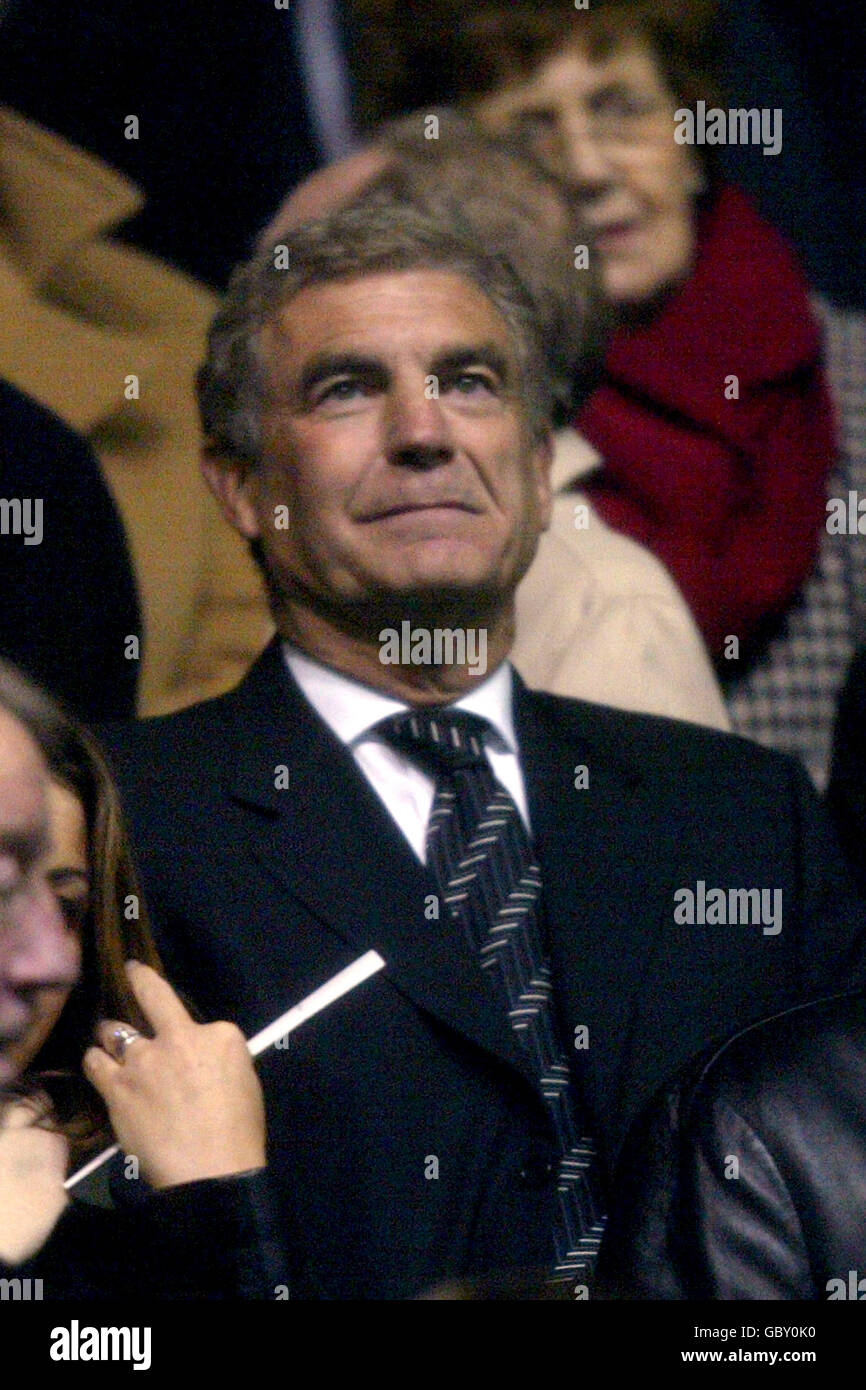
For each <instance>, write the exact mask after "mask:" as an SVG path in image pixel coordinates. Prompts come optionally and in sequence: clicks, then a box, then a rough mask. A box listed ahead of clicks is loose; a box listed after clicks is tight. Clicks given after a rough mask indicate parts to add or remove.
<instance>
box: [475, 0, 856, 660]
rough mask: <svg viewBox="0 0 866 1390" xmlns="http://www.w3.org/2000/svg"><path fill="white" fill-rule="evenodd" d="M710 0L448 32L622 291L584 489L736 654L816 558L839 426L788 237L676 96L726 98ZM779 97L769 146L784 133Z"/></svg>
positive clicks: (487, 23)
mask: <svg viewBox="0 0 866 1390" xmlns="http://www.w3.org/2000/svg"><path fill="white" fill-rule="evenodd" d="M707 8H708V7H707V6H706V5H704V4H700V3H693V4H691V5H682V4H680V5H677V6H669V5H666V4H665V3H659V0H654V3H652V4H645V3H642V0H609V2H608V3H604V0H599V3H597V4H593V5H592V6H591V7H589V8H588V9H586V10H576V9H575V7H574V6H573V5H572V4H570V3H566V0H535V3H533V4H532V5H523V4H509V5H508V6H507V7H503V6H502V5H501V4H483V3H482V4H481V5H480V6H476V7H473V13H472V16H471V17H470V18H469V19H468V20H467V21H466V22H465V23H463V24H461V25H458V27H457V28H456V30H455V31H454V33H453V36H452V40H451V43H452V50H453V62H454V64H455V70H456V71H458V72H459V74H460V76H459V79H458V81H459V85H460V87H461V91H462V95H463V97H464V99H465V100H471V104H472V105H473V107H474V109H475V111H476V114H478V115H479V116H480V118H481V119H482V120H483V121H484V122H485V123H486V124H487V125H488V126H489V127H490V128H492V129H495V130H503V129H508V130H511V131H518V132H520V133H522V134H523V135H524V136H525V137H526V138H527V140H528V141H529V142H530V144H531V145H532V146H533V148H534V149H535V150H536V152H537V153H539V154H540V155H541V156H542V157H543V158H544V159H545V161H546V162H547V163H548V164H549V165H550V166H551V167H553V168H554V169H555V170H556V172H558V173H559V174H560V175H562V176H564V177H565V179H566V181H567V182H568V184H569V185H570V187H571V189H572V190H573V192H574V195H575V198H576V201H577V203H578V205H579V208H580V211H581V213H582V216H583V219H584V221H585V222H586V223H588V225H589V227H590V229H591V230H592V231H593V232H594V249H593V250H591V251H590V252H589V254H590V255H592V254H595V255H597V256H598V257H599V260H600V265H601V271H602V277H603V281H604V284H605V287H606V289H607V291H608V294H609V296H610V298H611V300H612V301H613V303H614V304H615V305H616V307H617V309H618V311H619V326H618V328H617V330H616V332H615V333H614V335H613V338H612V341H611V343H610V346H609V349H608V351H607V355H606V358H605V361H604V367H603V373H602V379H601V381H600V384H599V385H598V387H597V389H596V390H595V392H594V393H593V394H592V396H591V397H590V399H589V400H588V402H587V403H586V405H585V406H584V407H583V409H582V410H581V412H580V414H579V416H578V419H577V421H576V424H577V426H578V428H579V429H580V430H581V432H582V433H583V434H584V435H585V436H586V437H587V438H588V439H589V440H590V441H591V442H592V443H593V444H594V445H595V446H596V447H597V448H598V450H599V451H600V453H601V454H602V456H603V458H604V461H605V468H604V469H603V470H602V471H601V472H600V473H599V474H598V475H596V478H595V479H594V480H590V481H589V482H588V489H587V490H588V491H589V492H590V494H591V496H592V499H593V502H594V503H595V505H596V506H597V508H598V510H599V512H600V513H601V515H602V516H603V518H604V520H605V521H607V522H609V523H610V524H611V525H613V526H615V527H617V528H618V529H619V530H621V531H624V532H626V533H627V534H628V535H630V536H632V537H633V538H634V539H635V540H638V541H640V542H642V543H643V544H645V545H647V546H649V547H650V549H652V550H653V551H654V552H655V554H656V555H657V556H658V557H659V558H660V559H661V560H663V561H664V562H665V564H666V565H667V566H668V568H669V569H670V571H671V572H672V574H673V575H674V577H675V579H676V580H677V582H678V584H679V586H680V588H681V590H682V592H683V594H684V595H685V597H686V599H687V601H688V602H689V604H690V606H691V609H692V611H693V613H694V615H695V618H696V620H697V622H698V625H699V627H700V628H701V631H702V632H703V635H704V637H705V639H706V642H707V645H708V647H709V649H710V651H711V652H712V654H713V655H714V656H715V657H716V658H725V657H728V658H731V657H737V656H739V657H741V658H742V657H743V656H744V655H746V653H747V651H748V649H749V647H750V646H756V645H757V644H758V641H759V639H760V637H761V635H762V633H763V631H764V630H765V629H768V628H769V627H770V626H771V625H772V622H773V620H774V619H775V618H778V616H779V615H780V614H782V613H783V612H784V610H785V609H786V608H787V606H788V605H789V604H790V603H791V601H792V599H793V598H794V596H795V595H796V594H797V591H798V590H799V589H800V587H801V585H802V584H803V581H804V580H805V579H806V577H807V576H808V575H809V573H810V570H811V568H812V565H813V562H814V559H815V555H816V550H817V544H818V540H819V536H820V532H821V528H822V526H823V523H824V520H825V497H826V480H827V476H828V473H829V470H830V467H831V464H832V462H833V456H834V447H835V446H834V432H833V422H832V412H831V406H830V400H829V396H828V392H827V387H826V384H825V381H824V376H823V372H822V368H821V361H820V337H819V330H818V327H817V325H816V323H815V321H814V319H813V317H812V314H811V311H810V307H809V300H808V291H807V286H806V283H805V281H804V278H803V276H802V274H801V272H800V270H799V267H798V265H797V263H796V260H795V258H794V256H793V254H792V253H791V251H790V250H789V249H788V247H787V245H786V244H785V242H784V241H783V240H782V238H781V237H780V236H779V235H778V234H777V233H776V232H775V231H773V230H772V228H771V227H769V226H768V225H767V223H766V222H764V221H763V220H762V219H761V218H760V217H759V215H758V213H757V212H756V211H755V209H754V208H753V206H752V204H751V203H750V202H749V200H748V199H747V198H746V196H745V195H744V194H742V193H741V192H739V191H738V190H737V189H736V188H734V187H732V186H730V185H725V184H723V183H721V182H720V180H719V179H718V178H717V176H716V174H715V171H714V167H713V161H712V155H713V147H712V146H707V145H699V144H694V145H693V144H689V143H685V142H683V143H681V141H682V140H683V139H684V136H687V135H688V134H689V129H688V124H687V120H686V117H685V116H684V115H683V113H684V112H686V111H692V112H695V111H696V110H697V106H696V103H697V102H698V101H705V103H706V108H713V107H714V106H715V105H716V103H717V102H718V96H717V93H716V91H715V86H714V82H713V79H712V75H711V63H710V60H711V57H712V55H711V53H708V51H707V43H706V40H705V34H706V32H707V31H706V28H705V25H704V21H705V19H706V11H707ZM668 10H670V14H668ZM478 93H481V95H480V96H478ZM708 114H709V111H708ZM720 115H723V117H724V120H723V121H722V122H721V123H719V122H714V123H712V124H713V127H714V131H713V133H714V134H719V133H720V125H721V134H723V135H725V137H726V138H727V136H728V134H729V128H728V113H727V112H723V113H722V112H720ZM770 117H771V118H772V128H770V127H769V126H768V127H767V131H766V135H770V134H771V137H772V138H771V139H770V141H769V143H767V140H766V138H765V132H764V131H760V132H759V131H758V129H757V126H756V127H755V130H754V134H755V136H757V137H758V138H760V139H762V140H764V142H765V148H767V149H768V150H769V152H768V153H767V154H764V153H763V151H762V149H761V148H760V147H758V146H756V148H755V150H754V157H755V158H756V159H762V158H773V157H774V153H773V150H774V149H775V153H778V148H777V147H778V146H779V144H780V141H781V137H782V128H781V113H780V112H776V113H768V114H767V118H770ZM767 118H765V119H767ZM694 124H695V130H696V131H699V130H700V129H703V126H702V124H701V122H700V121H699V120H696V121H695V123H694ZM710 124H711V123H710V122H709V121H707V122H706V128H707V130H709V128H710ZM732 124H733V123H731V125H732ZM748 129H749V131H751V130H752V127H751V126H749V127H748ZM581 263H582V261H581V251H580V248H575V265H576V273H579V267H580V265H581ZM731 638H736V639H737V641H736V643H732V642H731V640H730V639H731ZM729 669H730V668H729Z"/></svg>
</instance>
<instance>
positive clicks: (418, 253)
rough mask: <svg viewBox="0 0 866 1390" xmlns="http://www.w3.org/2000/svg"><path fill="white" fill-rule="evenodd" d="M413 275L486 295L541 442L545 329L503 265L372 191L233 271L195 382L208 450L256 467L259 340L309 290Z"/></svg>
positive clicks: (545, 411)
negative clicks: (425, 273)
mask: <svg viewBox="0 0 866 1390" xmlns="http://www.w3.org/2000/svg"><path fill="white" fill-rule="evenodd" d="M280 266H286V267H287V268H285V269H280V268H279V267H280ZM413 270H438V271H447V272H449V273H451V274H454V275H459V276H461V277H463V278H464V279H466V280H469V281H470V282H471V283H472V284H474V285H475V286H476V287H477V288H478V289H479V290H480V291H481V292H482V293H483V294H484V295H486V297H487V299H488V300H489V301H490V303H491V304H492V305H493V307H494V308H495V309H496V310H497V311H498V313H499V314H500V315H501V317H502V318H503V319H504V320H505V323H506V324H507V326H508V329H509V333H510V336H511V339H512V343H513V347H514V352H515V357H516V359H517V365H518V371H519V377H520V383H519V385H520V391H521V395H522V398H523V402H524V405H525V409H526V421H527V426H528V430H529V433H530V435H531V437H532V438H533V440H534V439H537V438H539V437H541V435H543V434H544V432H545V431H546V430H547V429H549V428H550V423H551V419H552V413H553V396H552V390H551V381H550V374H549V371H548V365H547V360H546V356H545V351H544V342H543V330H542V327H541V324H540V322H539V319H538V315H537V312H536V307H535V305H534V303H533V300H532V297H531V296H530V294H529V293H528V291H527V290H526V289H525V288H524V286H523V284H522V282H521V281H520V279H519V277H518V276H517V274H516V273H515V271H514V269H513V268H512V266H511V265H510V263H509V262H508V261H507V260H506V259H505V258H504V257H501V256H497V255H495V254H491V253H489V252H488V251H487V250H486V249H484V248H482V247H481V246H480V245H479V244H478V240H477V238H473V237H472V236H470V235H468V234H467V232H466V229H465V228H463V227H460V226H457V225H455V218H454V217H453V216H449V215H446V214H444V213H443V215H442V216H441V217H438V216H433V215H432V213H431V212H427V211H424V210H422V209H419V208H417V207H413V206H410V205H408V204H407V203H406V201H405V199H402V198H395V197H393V196H391V195H390V194H389V193H388V192H387V191H386V190H384V189H380V190H378V191H377V190H375V189H374V190H372V191H370V192H369V193H367V192H365V193H364V194H362V195H361V197H360V198H359V199H357V200H356V201H355V202H353V203H352V204H351V206H349V207H346V208H343V209H341V210H340V211H338V212H336V213H334V214H332V215H331V216H329V217H326V218H322V219H320V220H317V221H315V222H308V223H306V224H304V225H302V226H297V227H294V228H292V229H291V230H290V231H287V232H286V234H285V235H282V236H279V235H278V236H277V237H276V238H275V240H274V244H273V245H271V246H270V247H267V248H265V249H263V250H261V251H259V252H258V253H257V254H256V255H255V256H254V257H253V258H252V259H251V260H249V261H247V262H246V263H244V264H242V265H241V266H239V267H238V268H237V269H236V270H235V272H234V274H233V275H232V278H231V280H230V282H229V288H228V292H227V295H226V298H225V300H224V302H223V304H222V306H221V307H220V309H219V310H218V312H217V314H216V316H215V318H214V320H213V323H212V324H211V328H210V332H209V335H208V345H207V357H206V360H205V362H204V365H203V366H202V367H201V368H200V370H199V373H198V378H197V388H198V403H199V412H200V414H201V421H202V427H203V429H204V433H205V436H206V438H207V441H208V444H209V447H210V448H211V449H213V450H214V451H215V452H216V453H221V454H223V455H225V456H229V457H232V458H235V459H238V460H241V461H243V462H245V463H246V464H248V465H252V466H253V467H255V466H256V465H257V464H258V463H259V460H260V458H261V452H262V407H263V403H264V399H265V392H266V383H267V363H266V362H265V360H264V354H263V352H262V334H263V330H264V328H265V327H266V326H267V325H268V324H269V323H270V322H271V321H272V320H273V317H274V315H275V314H276V312H277V310H278V309H279V308H280V307H281V306H282V305H284V304H286V303H288V302H289V301H290V300H291V299H293V298H294V297H295V296H296V295H297V294H299V293H300V292H301V290H303V289H305V288H306V287H307V286H310V285H321V284H329V283H332V282H335V281H348V280H357V279H361V278H363V277H365V276H367V275H376V274H381V273H389V272H400V271H413Z"/></svg>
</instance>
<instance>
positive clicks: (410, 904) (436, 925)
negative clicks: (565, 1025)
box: [228, 639, 537, 1092]
mask: <svg viewBox="0 0 866 1390" xmlns="http://www.w3.org/2000/svg"><path fill="white" fill-rule="evenodd" d="M228 707H229V709H230V711H231V715H230V723H231V730H230V733H229V747H230V748H231V750H232V761H233V764H234V767H235V769H236V771H235V772H234V773H233V774H231V775H230V777H229V788H228V790H229V795H230V796H231V797H232V799H233V800H235V801H236V802H238V803H240V804H241V805H242V807H244V808H245V809H246V811H247V813H248V814H247V816H246V824H247V835H248V843H249V847H250V849H251V852H252V854H253V856H254V858H255V860H256V861H257V863H258V864H259V865H260V867H261V868H262V869H264V871H265V872H266V873H267V874H268V875H269V876H270V877H271V878H272V879H273V880H274V881H275V883H277V884H278V885H279V886H280V888H281V890H282V891H285V892H288V893H290V894H291V895H292V896H293V897H294V898H296V899H297V900H299V901H300V902H302V903H303V904H304V906H305V907H306V908H307V909H308V910H309V911H310V912H311V913H312V914H313V915H314V916H315V917H316V918H318V919H319V920H320V921H321V922H322V923H323V924H324V925H326V926H327V927H329V928H331V929H332V930H333V931H335V932H336V933H338V934H339V936H341V937H342V938H343V939H344V940H345V941H347V942H350V943H352V944H353V945H355V946H356V947H357V949H358V952H359V953H360V952H362V951H366V950H369V949H371V948H372V949H374V950H377V951H378V952H379V953H380V955H381V956H382V957H383V958H384V960H385V962H386V968H385V973H386V974H387V975H388V977H389V978H390V979H391V980H392V981H393V983H394V984H395V985H396V987H397V988H398V989H399V990H400V991H401V992H402V993H403V994H405V995H406V996H407V997H408V998H410V999H411V1000H412V1001H413V1003H415V1004H416V1005H418V1006H419V1007H420V1008H422V1009H424V1010H425V1011H427V1012H428V1013H431V1014H433V1015H434V1016H435V1017H436V1018H438V1019H439V1020H440V1021H441V1022H442V1023H445V1024H447V1025H448V1026H449V1027H451V1028H454V1029H456V1030H457V1031H458V1032H459V1033H461V1034H462V1035H463V1036H464V1037H466V1038H468V1039H470V1040H471V1041H473V1042H475V1043H476V1044H477V1045H478V1046H480V1047H482V1048H484V1049H485V1050H486V1051H488V1052H491V1053H493V1054H494V1055H496V1056H498V1057H499V1058H500V1059H501V1060H502V1061H504V1062H507V1063H508V1064H509V1065H510V1066H511V1067H513V1068H515V1069H516V1070H517V1071H519V1072H520V1073H521V1075H522V1076H523V1077H525V1079H526V1080H527V1081H528V1082H529V1084H530V1085H531V1086H532V1088H533V1090H534V1091H536V1092H537V1083H536V1080H535V1077H534V1075H533V1072H532V1069H531V1067H530V1066H529V1065H528V1063H527V1060H526V1058H525V1056H524V1054H523V1052H522V1049H521V1048H520V1044H519V1042H518V1041H517V1039H516V1038H515V1036H514V1033H513V1031H512V1029H511V1027H510V1025H509V1023H508V1020H507V1018H506V1017H505V1015H504V1013H502V1011H501V1010H500V1009H499V1008H497V1007H496V1003H495V1001H494V1000H493V999H492V998H491V997H490V993H489V990H488V985H487V982H486V980H485V978H484V976H483V974H482V972H481V968H480V966H479V964H478V962H477V960H475V959H474V958H473V956H472V954H471V952H470V950H469V948H468V946H467V945H465V944H464V942H463V939H462V937H461V936H460V935H459V934H458V933H457V932H456V931H455V932H452V929H451V927H450V923H448V922H447V921H446V920H444V919H443V920H438V921H437V920H429V919H428V918H427V917H426V916H425V911H424V909H425V904H426V902H428V901H429V896H430V895H431V894H433V893H435V888H434V886H433V884H432V881H431V879H430V878H429V876H428V874H427V871H426V869H425V867H424V866H423V865H422V864H420V863H419V862H418V860H417V859H416V858H415V855H414V854H413V853H412V850H411V848H410V847H409V845H408V843H407V842H406V841H405V839H404V837H403V836H402V834H401V833H400V831H399V830H398V829H397V827H396V826H395V825H394V823H393V821H392V819H391V817H390V815H389V814H388V812H387V810H386V809H385V807H384V805H383V804H382V802H381V801H380V799H379V797H378V796H377V795H376V793H375V792H374V791H373V789H372V788H371V787H370V786H369V784H368V782H367V780H366V778H365V777H364V776H363V774H362V773H361V772H360V770H359V769H358V767H357V764H356V763H355V760H354V758H353V757H352V755H351V753H350V752H349V751H348V750H347V749H346V748H345V747H344V746H343V744H341V743H340V741H339V739H337V738H336V736H335V735H334V734H333V733H332V731H331V730H330V729H329V728H328V727H327V725H325V724H324V722H323V721H322V720H321V719H320V718H319V716H318V715H317V714H316V712H315V711H314V710H313V708H312V706H311V705H310V704H309V702H308V701H307V700H306V699H305V697H304V696H303V695H302V694H301V692H300V691H299V690H298V687H297V686H296V684H295V682H294V681H293V680H292V678H291V676H290V674H289V673H288V671H287V670H286V668H285V664H284V661H283V658H282V652H281V649H280V645H279V642H278V641H277V640H276V639H275V640H274V641H272V643H271V644H270V646H269V647H268V648H267V650H266V651H265V653H264V654H263V656H262V657H261V658H260V660H259V661H258V662H257V663H256V665H255V666H254V667H253V669H252V671H251V672H250V674H249V676H248V677H247V678H246V680H245V681H244V682H243V684H242V685H241V686H240V687H239V688H238V690H237V691H236V692H235V694H234V695H233V696H231V697H229V702H228ZM281 767H284V768H285V769H286V770H287V773H288V787H283V788H281V787H279V786H278V785H277V782H278V781H279V780H280V778H281V777H282V780H283V781H285V780H286V779H285V774H280V772H279V769H280V768H281ZM277 948H278V947H277Z"/></svg>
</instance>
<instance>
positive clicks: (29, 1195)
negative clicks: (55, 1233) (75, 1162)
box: [0, 1100, 69, 1265]
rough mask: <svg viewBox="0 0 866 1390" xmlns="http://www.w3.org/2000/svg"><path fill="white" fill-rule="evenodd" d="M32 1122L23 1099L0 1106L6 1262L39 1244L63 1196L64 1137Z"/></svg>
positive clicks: (0, 1230) (1, 1238)
mask: <svg viewBox="0 0 866 1390" xmlns="http://www.w3.org/2000/svg"><path fill="white" fill-rule="evenodd" d="M37 1120H38V1112H37V1110H36V1109H35V1108H34V1106H33V1104H31V1103H30V1102H28V1101H23V1100H16V1101H10V1102H9V1104H8V1105H4V1106H3V1107H2V1110H0V1260H2V1261H3V1262H4V1263H6V1264H12V1265H14V1264H19V1263H20V1262H21V1261H22V1260H26V1259H27V1258H28V1257H29V1256H30V1255H33V1254H35V1253H36V1251H37V1250H38V1249H39V1248H40V1246H42V1245H44V1244H45V1242H46V1240H47V1239H48V1237H49V1235H50V1234H51V1231H52V1230H53V1228H54V1226H55V1224H56V1222H57V1218H58V1217H59V1215H60V1213H61V1212H62V1211H63V1208H64V1207H65V1206H66V1203H67V1202H68V1200H69V1199H68V1197H67V1195H66V1192H65V1191H64V1188H63V1181H64V1179H65V1177H66V1167H67V1164H68V1162H69V1149H68V1145H67V1143H66V1139H65V1138H64V1136H63V1135H62V1134H57V1133H56V1132H55V1131H53V1130H51V1129H43V1128H42V1127H41V1126H40V1125H39V1124H37Z"/></svg>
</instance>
